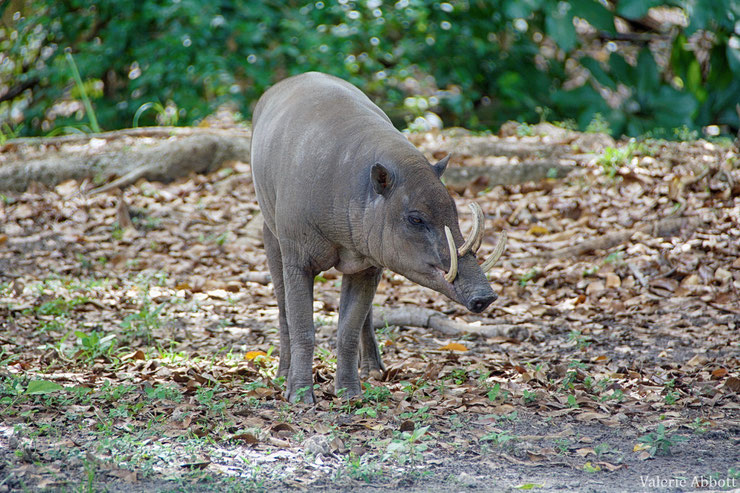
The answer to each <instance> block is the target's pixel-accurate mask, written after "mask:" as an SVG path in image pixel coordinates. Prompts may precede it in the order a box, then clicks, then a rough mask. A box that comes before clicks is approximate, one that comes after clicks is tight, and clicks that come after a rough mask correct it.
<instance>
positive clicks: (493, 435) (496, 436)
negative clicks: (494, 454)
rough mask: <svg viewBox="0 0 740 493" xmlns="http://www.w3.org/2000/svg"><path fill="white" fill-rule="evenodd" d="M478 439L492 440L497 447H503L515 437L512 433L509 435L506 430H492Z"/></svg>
mask: <svg viewBox="0 0 740 493" xmlns="http://www.w3.org/2000/svg"><path fill="white" fill-rule="evenodd" d="M480 439H481V441H490V442H493V443H494V444H495V445H496V446H498V447H503V446H504V445H506V444H507V443H509V442H511V441H513V440H514V439H516V437H515V436H514V435H510V434H509V433H507V432H506V431H499V432H497V431H492V432H490V433H486V434H485V435H483V436H482V437H481V438H480Z"/></svg>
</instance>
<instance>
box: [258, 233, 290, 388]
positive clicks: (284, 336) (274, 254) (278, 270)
mask: <svg viewBox="0 0 740 493" xmlns="http://www.w3.org/2000/svg"><path fill="white" fill-rule="evenodd" d="M262 236H263V238H264V239H263V241H264V244H265V252H266V253H267V265H268V267H269V268H270V275H271V276H272V286H273V288H274V290H275V296H276V297H277V303H278V323H279V328H280V364H279V365H278V376H279V377H287V376H288V372H289V371H290V333H289V331H288V320H287V318H286V316H285V283H284V281H283V256H282V253H281V252H280V243H278V240H277V238H276V237H275V235H274V234H273V233H272V231H270V228H268V227H267V223H265V224H263V226H262Z"/></svg>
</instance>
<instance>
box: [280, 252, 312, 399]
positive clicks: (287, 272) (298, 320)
mask: <svg viewBox="0 0 740 493" xmlns="http://www.w3.org/2000/svg"><path fill="white" fill-rule="evenodd" d="M283 253H284V254H285V253H286V252H283ZM313 278H314V274H313V273H312V272H311V271H310V270H309V269H308V268H305V267H303V266H297V265H296V264H294V263H291V262H290V261H289V260H288V256H287V255H284V256H283V281H284V283H285V308H286V311H287V314H286V315H287V319H288V332H289V334H290V368H289V369H288V381H287V382H286V386H285V398H286V399H288V401H290V402H299V401H302V402H307V403H313V402H316V397H315V396H314V393H313V348H314V339H315V329H314V325H313Z"/></svg>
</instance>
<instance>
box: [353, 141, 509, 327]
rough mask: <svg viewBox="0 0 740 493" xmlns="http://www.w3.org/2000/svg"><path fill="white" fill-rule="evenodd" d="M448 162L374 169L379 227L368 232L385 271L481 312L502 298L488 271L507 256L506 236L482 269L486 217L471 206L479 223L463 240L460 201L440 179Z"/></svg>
mask: <svg viewBox="0 0 740 493" xmlns="http://www.w3.org/2000/svg"><path fill="white" fill-rule="evenodd" d="M448 161H449V155H448V156H447V157H445V158H444V159H442V160H441V161H439V162H438V163H437V164H435V165H433V166H430V165H429V164H428V163H426V161H425V162H424V163H415V164H418V165H412V166H403V167H400V166H398V167H397V166H391V165H383V164H380V163H377V164H375V165H373V166H372V168H371V170H370V177H369V178H370V182H371V185H372V189H373V192H372V193H373V194H374V200H373V201H372V202H373V207H372V209H373V210H374V214H373V219H372V222H373V223H374V224H372V226H371V227H370V228H366V233H367V234H368V236H367V240H368V241H367V245H368V248H369V249H370V252H369V253H370V256H371V257H373V258H375V259H376V260H377V261H379V263H381V264H382V265H383V266H384V267H387V268H389V269H391V270H392V271H394V272H396V273H398V274H401V275H402V276H404V277H406V278H408V279H410V280H411V281H414V282H416V283H418V284H421V285H422V286H426V287H428V288H431V289H433V290H435V291H437V292H439V293H442V294H444V295H445V296H447V297H448V298H450V299H452V300H454V301H457V302H458V303H460V304H462V305H464V306H465V307H467V308H468V309H469V310H470V311H472V312H475V313H479V312H482V311H483V310H485V309H486V308H487V307H488V305H490V304H491V303H492V302H493V301H494V300H495V299H496V294H495V293H494V292H493V290H492V289H491V287H490V285H489V283H488V280H487V279H486V275H485V272H487V271H488V270H490V268H491V267H493V264H494V263H495V262H496V260H498V257H500V256H501V253H502V252H503V249H504V246H505V241H506V237H505V235H503V234H502V235H501V238H500V240H499V244H498V245H497V246H496V248H495V251H494V252H493V254H491V256H490V257H489V258H488V259H487V260H486V261H485V262H484V263H483V264H482V265H478V261H477V259H476V257H475V253H476V250H477V249H478V247H479V246H480V244H481V240H482V238H483V212H482V211H481V209H480V207H479V206H478V205H477V204H472V205H471V209H472V210H473V213H474V219H475V221H474V224H473V229H472V231H471V233H470V235H469V236H468V238H467V239H466V240H463V235H462V233H461V232H460V227H459V225H458V222H457V221H458V219H457V209H456V207H455V202H454V201H453V200H452V197H450V194H449V193H448V192H447V189H446V188H445V187H444V185H443V184H442V182H441V180H440V177H441V176H442V173H443V172H444V170H445V167H446V166H447V162H448ZM378 222H380V224H378ZM366 226H367V225H366Z"/></svg>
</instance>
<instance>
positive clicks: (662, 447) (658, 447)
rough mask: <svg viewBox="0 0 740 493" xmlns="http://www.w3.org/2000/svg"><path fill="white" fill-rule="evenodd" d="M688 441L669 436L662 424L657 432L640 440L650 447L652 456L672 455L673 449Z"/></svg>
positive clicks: (679, 437)
mask: <svg viewBox="0 0 740 493" xmlns="http://www.w3.org/2000/svg"><path fill="white" fill-rule="evenodd" d="M686 440H688V438H687V437H685V436H682V435H668V434H667V432H666V429H665V426H664V425H662V424H660V425H658V427H657V428H656V429H655V431H653V432H651V433H648V434H647V435H645V436H644V437H640V439H639V440H638V441H639V442H640V443H644V444H645V445H647V446H648V447H649V451H650V455H651V456H655V455H671V448H673V447H674V446H676V445H678V444H679V443H681V442H685V441H686Z"/></svg>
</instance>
